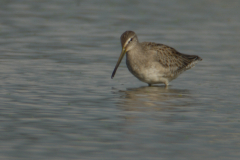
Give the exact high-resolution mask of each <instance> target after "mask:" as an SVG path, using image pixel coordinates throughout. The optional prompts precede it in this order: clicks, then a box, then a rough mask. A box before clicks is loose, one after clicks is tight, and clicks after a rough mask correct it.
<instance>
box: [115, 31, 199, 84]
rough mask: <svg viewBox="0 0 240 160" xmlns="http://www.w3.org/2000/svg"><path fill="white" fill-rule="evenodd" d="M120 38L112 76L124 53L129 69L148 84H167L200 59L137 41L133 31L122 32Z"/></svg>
mask: <svg viewBox="0 0 240 160" xmlns="http://www.w3.org/2000/svg"><path fill="white" fill-rule="evenodd" d="M120 39H121V45H122V53H121V55H120V57H119V60H118V62H117V64H116V66H115V69H114V71H113V73H112V78H113V77H114V75H115V73H116V71H117V68H118V66H119V64H120V62H121V60H122V58H123V56H124V54H125V53H126V54H127V58H126V63H127V67H128V69H129V71H130V72H131V73H132V74H133V75H134V76H135V77H137V78H138V79H139V80H140V81H143V82H145V83H148V84H149V86H150V85H152V84H158V83H164V84H165V85H166V86H167V85H168V83H169V82H170V81H171V80H173V79H175V78H177V77H178V76H179V75H180V74H181V73H182V72H184V71H186V70H188V69H190V68H192V67H194V65H195V64H196V63H197V62H198V61H201V60H202V59H201V58H200V57H199V56H196V55H186V54H183V53H180V52H178V51H177V50H175V49H174V48H172V47H169V46H166V45H164V44H157V43H154V42H142V43H139V41H138V38H137V35H136V34H135V33H134V32H133V31H126V32H124V33H123V34H122V35H121V38H120Z"/></svg>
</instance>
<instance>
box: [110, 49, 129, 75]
mask: <svg viewBox="0 0 240 160" xmlns="http://www.w3.org/2000/svg"><path fill="white" fill-rule="evenodd" d="M125 53H126V51H125V48H124V47H123V48H122V53H121V54H120V56H119V58H118V61H117V64H116V66H115V68H114V70H113V73H112V76H111V78H112V79H113V77H114V75H115V73H116V72H117V69H118V66H119V64H120V63H121V61H122V59H123V57H124V55H125Z"/></svg>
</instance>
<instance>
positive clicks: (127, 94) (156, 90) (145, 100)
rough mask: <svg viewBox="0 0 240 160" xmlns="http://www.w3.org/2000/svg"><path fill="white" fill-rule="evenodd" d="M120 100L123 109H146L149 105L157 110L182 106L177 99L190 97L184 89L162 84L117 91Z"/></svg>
mask: <svg viewBox="0 0 240 160" xmlns="http://www.w3.org/2000/svg"><path fill="white" fill-rule="evenodd" d="M118 93H119V94H122V96H121V102H120V103H119V104H120V105H121V107H124V110H131V111H132V110H146V109H147V108H149V107H151V109H152V108H155V109H157V110H163V109H166V107H167V109H170V108H172V107H176V106H179V105H181V106H183V105H185V104H183V103H184V102H183V103H182V102H181V101H180V102H181V103H180V104H178V100H179V99H184V98H185V99H186V98H190V96H189V91H188V90H186V89H184V90H183V89H171V88H165V87H163V86H153V87H139V88H127V89H126V90H125V91H119V92H118Z"/></svg>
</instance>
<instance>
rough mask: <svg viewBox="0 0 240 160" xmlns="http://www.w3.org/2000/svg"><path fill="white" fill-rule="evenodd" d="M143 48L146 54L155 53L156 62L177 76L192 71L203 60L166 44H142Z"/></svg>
mask: <svg viewBox="0 0 240 160" xmlns="http://www.w3.org/2000/svg"><path fill="white" fill-rule="evenodd" d="M141 46H142V47H143V49H144V50H145V51H146V52H150V51H151V53H155V54H156V56H155V60H156V61H158V62H159V63H160V64H161V66H162V67H163V68H165V69H167V70H169V72H171V74H174V75H176V76H177V75H179V74H181V73H182V72H183V71H185V70H188V69H191V68H192V67H194V66H195V64H196V63H197V62H198V61H201V60H202V59H201V58H200V57H199V56H197V55H187V54H183V53H180V52H178V51H177V50H175V49H174V48H172V47H169V46H167V45H164V44H158V43H154V42H142V43H141Z"/></svg>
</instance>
